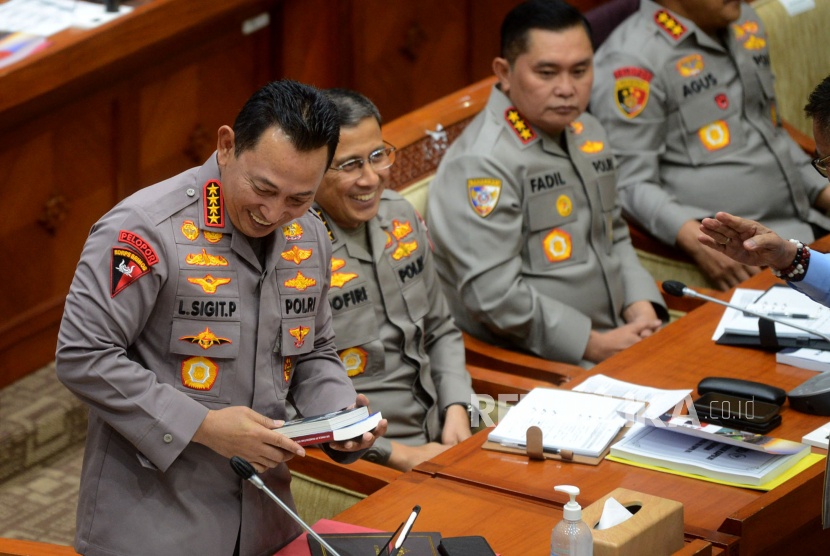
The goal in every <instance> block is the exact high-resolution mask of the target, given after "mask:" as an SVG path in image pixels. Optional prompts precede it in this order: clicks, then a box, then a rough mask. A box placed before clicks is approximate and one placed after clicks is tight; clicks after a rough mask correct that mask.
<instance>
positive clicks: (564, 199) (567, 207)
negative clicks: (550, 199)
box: [556, 195, 573, 216]
mask: <svg viewBox="0 0 830 556" xmlns="http://www.w3.org/2000/svg"><path fill="white" fill-rule="evenodd" d="M556 210H557V211H559V215H560V216H570V215H571V212H573V203H571V198H570V197H568V196H567V195H560V196H559V198H558V199H556Z"/></svg>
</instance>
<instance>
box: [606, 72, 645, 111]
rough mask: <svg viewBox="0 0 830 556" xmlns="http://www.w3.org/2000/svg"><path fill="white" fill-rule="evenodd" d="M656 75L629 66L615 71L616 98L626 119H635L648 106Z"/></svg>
mask: <svg viewBox="0 0 830 556" xmlns="http://www.w3.org/2000/svg"><path fill="white" fill-rule="evenodd" d="M653 78H654V74H653V73H651V72H650V71H648V70H647V69H643V68H638V67H633V66H627V67H623V68H619V69H617V70H615V71H614V79H616V82H615V83H614V96H615V99H616V101H617V108H619V109H620V112H622V113H623V116H625V117H626V118H634V117H636V116H638V115H639V114H640V112H642V111H643V110H645V108H646V104H648V97H649V91H650V88H651V80H652V79H653Z"/></svg>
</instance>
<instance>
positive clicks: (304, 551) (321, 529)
mask: <svg viewBox="0 0 830 556" xmlns="http://www.w3.org/2000/svg"><path fill="white" fill-rule="evenodd" d="M311 528H312V529H314V532H315V533H317V534H330V533H380V530H379V529H369V528H367V527H360V526H359V525H350V524H348V523H341V522H339V521H332V520H330V519H321V520H320V521H318V522H317V523H315V524H314V525H312V526H311ZM307 537H308V533H303V534H302V535H300V536H299V537H297V538H296V539H294V540H293V541H292V542H291V544H289V545H287V546H286V547H284V548H283V549H282V550H280V551H279V552H277V553H276V554H275V555H274V556H311V551H310V550H309V549H308V540H306V538H307Z"/></svg>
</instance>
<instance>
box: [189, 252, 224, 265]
mask: <svg viewBox="0 0 830 556" xmlns="http://www.w3.org/2000/svg"><path fill="white" fill-rule="evenodd" d="M184 262H186V263H187V264H189V265H195V266H228V260H227V259H226V258H225V257H222V256H219V255H210V254H208V252H207V251H205V250H204V249H202V252H201V253H190V254H189V255H188V256H187V257H185V259H184Z"/></svg>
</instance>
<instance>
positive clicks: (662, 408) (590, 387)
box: [573, 375, 692, 418]
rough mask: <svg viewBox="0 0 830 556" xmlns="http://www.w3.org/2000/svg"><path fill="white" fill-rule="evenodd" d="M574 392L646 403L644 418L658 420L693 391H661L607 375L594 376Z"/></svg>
mask: <svg viewBox="0 0 830 556" xmlns="http://www.w3.org/2000/svg"><path fill="white" fill-rule="evenodd" d="M573 391H574V392H585V393H586V394H599V395H601V396H613V397H615V398H624V399H626V400H633V401H638V402H646V403H647V404H648V409H646V411H645V413H644V414H643V416H644V417H650V418H657V417H660V416H661V415H663V414H664V413H666V412H667V411H671V410H672V409H673V408H674V406H676V405H677V404H678V403H680V402H682V401H683V399H684V398H685V397H686V396H688V395H689V394H691V393H692V391H691V390H661V389H659V388H651V387H650V386H640V385H639V384H632V383H630V382H623V381H622V380H616V379H614V378H611V377H607V376H605V375H594V376H592V377H590V378H589V379H588V380H586V381H585V382H583V383H582V384H580V385H579V386H577V387H575V388H574V389H573Z"/></svg>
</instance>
